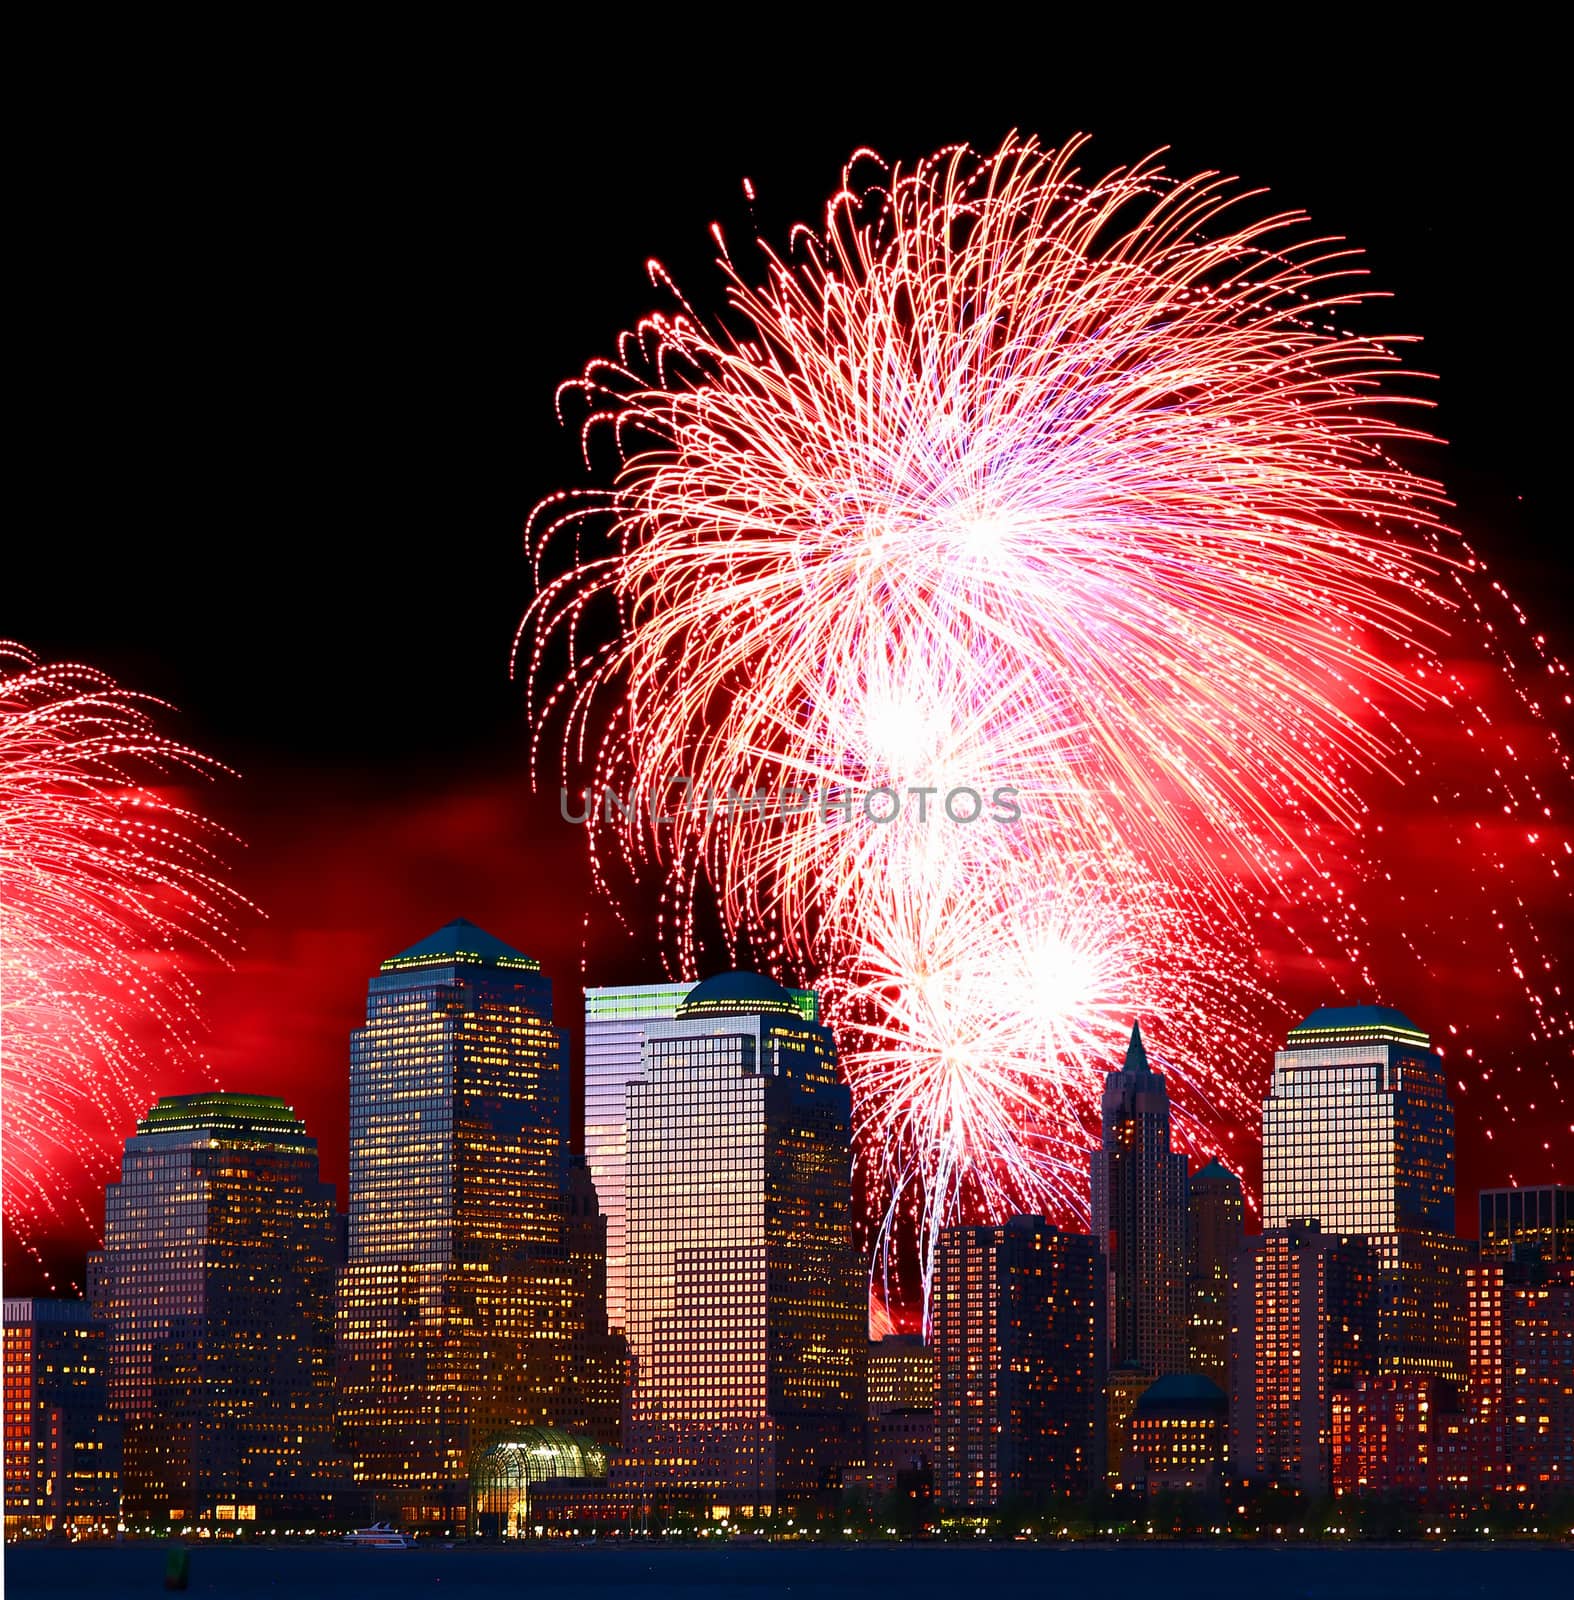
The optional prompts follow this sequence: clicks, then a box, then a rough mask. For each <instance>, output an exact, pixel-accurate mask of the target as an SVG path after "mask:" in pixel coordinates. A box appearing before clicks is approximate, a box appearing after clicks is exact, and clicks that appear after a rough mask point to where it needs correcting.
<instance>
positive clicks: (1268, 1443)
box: [1229, 1222, 1378, 1494]
mask: <svg viewBox="0 0 1574 1600" xmlns="http://www.w3.org/2000/svg"><path fill="white" fill-rule="evenodd" d="M1377 1276H1378V1263H1377V1255H1376V1251H1375V1248H1374V1247H1373V1246H1372V1245H1371V1244H1370V1243H1369V1242H1368V1241H1366V1240H1364V1239H1358V1238H1350V1237H1344V1238H1340V1237H1338V1236H1335V1235H1333V1234H1328V1233H1324V1232H1323V1231H1322V1230H1321V1228H1320V1227H1319V1226H1318V1225H1317V1224H1316V1223H1315V1222H1306V1223H1296V1224H1294V1225H1293V1226H1291V1227H1288V1228H1274V1229H1267V1230H1265V1231H1264V1232H1263V1235H1262V1237H1261V1238H1259V1239H1248V1240H1247V1241H1246V1242H1245V1244H1244V1245H1243V1246H1242V1248H1241V1252H1240V1254H1239V1255H1238V1256H1237V1257H1236V1261H1235V1267H1234V1269H1233V1271H1232V1273H1231V1286H1230V1391H1229V1392H1230V1450H1229V1460H1230V1472H1231V1476H1232V1477H1233V1478H1236V1479H1240V1480H1244V1481H1245V1482H1247V1483H1249V1484H1251V1485H1252V1486H1254V1487H1263V1486H1272V1487H1277V1488H1283V1489H1298V1490H1302V1491H1304V1492H1308V1493H1313V1494H1324V1493H1326V1492H1327V1491H1328V1488H1329V1484H1330V1481H1331V1460H1330V1449H1331V1433H1330V1429H1331V1406H1332V1399H1333V1394H1334V1391H1335V1390H1336V1389H1337V1388H1339V1387H1341V1386H1342V1385H1346V1384H1349V1383H1351V1382H1353V1381H1354V1380H1355V1379H1356V1378H1357V1377H1359V1376H1361V1375H1362V1374H1363V1373H1370V1372H1371V1371H1372V1367H1373V1364H1374V1354H1375V1346H1376V1342H1377V1295H1378V1285H1377Z"/></svg>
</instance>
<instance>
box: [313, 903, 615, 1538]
mask: <svg viewBox="0 0 1574 1600" xmlns="http://www.w3.org/2000/svg"><path fill="white" fill-rule="evenodd" d="M551 1019H552V985H551V981H550V980H549V979H548V978H546V977H544V976H543V975H542V972H541V968H540V963H539V962H537V961H535V960H533V959H532V958H531V957H529V956H526V955H523V954H521V953H520V952H519V951H518V950H515V949H512V948H511V947H510V946H508V945H506V944H504V943H503V942H502V940H500V939H497V938H494V937H493V936H492V935H491V934H489V933H485V932H483V931H482V930H481V929H480V928H477V927H476V926H475V925H474V924H473V923H470V922H467V921H465V920H464V919H462V918H461V919H459V920H457V921H454V922H451V923H449V924H447V926H445V927H443V928H440V929H438V931H437V932H436V933H434V934H432V935H431V936H430V937H428V938H426V939H423V940H421V941H420V942H419V943H418V944H415V945H412V946H411V947H410V948H409V949H408V950H403V951H401V952H400V953H399V954H398V955H396V956H393V957H391V958H390V959H389V960H387V961H385V962H383V963H382V966H381V968H380V969H379V971H378V973H377V974H376V975H375V976H374V977H373V978H372V979H371V980H370V982H369V984H368V986H367V997H366V1022H365V1025H364V1026H363V1027H360V1028H358V1029H356V1030H355V1032H354V1033H353V1034H352V1035H351V1041H350V1229H349V1262H348V1265H347V1266H346V1269H345V1271H344V1274H343V1276H342V1278H341V1282H340V1292H339V1314H338V1324H337V1327H338V1355H339V1413H340V1419H341V1423H342V1426H343V1428H344V1432H345V1437H346V1439H347V1441H348V1442H349V1444H350V1447H351V1452H352V1457H353V1467H354V1472H355V1476H356V1480H357V1481H358V1482H360V1483H363V1484H365V1485H367V1486H368V1487H369V1488H370V1489H372V1490H373V1491H374V1492H375V1493H376V1495H377V1497H378V1499H379V1501H380V1503H381V1504H382V1506H383V1508H384V1509H385V1510H390V1511H393V1512H394V1513H396V1514H397V1515H399V1516H400V1517H402V1518H404V1519H405V1520H407V1521H412V1522H420V1521H428V1522H440V1523H447V1524H449V1525H450V1526H452V1525H456V1524H459V1523H461V1522H462V1521H463V1519H464V1517H465V1514H466V1508H467V1501H468V1465H469V1462H470V1460H471V1458H472V1456H473V1454H474V1453H475V1452H476V1451H477V1450H478V1449H479V1447H480V1446H482V1445H483V1444H485V1443H486V1442H488V1440H490V1439H492V1438H494V1437H496V1436H498V1435H500V1434H502V1433H504V1432H506V1431H507V1430H509V1429H511V1428H517V1427H521V1426H525V1425H529V1424H537V1425H539V1424H551V1423H556V1422H558V1420H559V1414H560V1413H561V1412H562V1411H563V1409H564V1407H565V1404H566V1401H565V1389H566V1387H567V1371H568V1363H569V1359H570V1349H571V1345H572V1342H573V1340H574V1338H575V1335H576V1333H577V1332H579V1331H580V1330H581V1329H582V1327H583V1317H584V1313H583V1309H582V1307H581V1306H580V1304H579V1297H578V1294H577V1291H576V1285H575V1278H574V1269H573V1266H572V1264H571V1262H570V1260H569V1252H568V1241H567V1229H566V1206H565V1195H564V1191H565V1184H566V1180H567V1175H568V1119H569V1085H568V1052H567V1045H566V1041H565V1038H564V1035H563V1034H562V1033H561V1032H560V1031H559V1030H558V1029H557V1028H555V1027H554V1026H553V1025H552V1020H551Z"/></svg>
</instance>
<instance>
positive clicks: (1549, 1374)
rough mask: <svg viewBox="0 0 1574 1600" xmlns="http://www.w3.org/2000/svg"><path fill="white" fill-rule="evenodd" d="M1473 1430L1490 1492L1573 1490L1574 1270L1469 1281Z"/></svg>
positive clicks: (1544, 1267)
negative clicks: (1491, 1490)
mask: <svg viewBox="0 0 1574 1600" xmlns="http://www.w3.org/2000/svg"><path fill="white" fill-rule="evenodd" d="M1466 1294H1467V1303H1468V1306H1469V1346H1470V1383H1469V1404H1470V1417H1471V1426H1472V1430H1473V1433H1474V1436H1475V1443H1476V1452H1477V1460H1478V1463H1479V1475H1480V1481H1481V1483H1482V1485H1483V1486H1484V1487H1486V1488H1488V1489H1493V1490H1497V1491H1499V1492H1503V1493H1509V1494H1513V1495H1516V1496H1518V1497H1521V1498H1529V1499H1536V1500H1550V1499H1553V1498H1556V1497H1557V1496H1559V1495H1566V1494H1568V1493H1569V1492H1570V1489H1571V1487H1574V1263H1570V1262H1567V1261H1557V1262H1545V1261H1542V1260H1539V1259H1537V1258H1535V1257H1532V1258H1530V1259H1528V1260H1524V1261H1491V1262H1482V1263H1481V1264H1480V1265H1478V1266H1472V1267H1470V1268H1469V1269H1467V1273H1466Z"/></svg>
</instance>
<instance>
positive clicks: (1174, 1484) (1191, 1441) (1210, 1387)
mask: <svg viewBox="0 0 1574 1600" xmlns="http://www.w3.org/2000/svg"><path fill="white" fill-rule="evenodd" d="M1229 1410H1230V1406H1229V1401H1228V1400H1227V1399H1226V1397H1225V1393H1224V1391H1223V1390H1222V1389H1221V1388H1220V1387H1219V1386H1218V1384H1216V1383H1215V1382H1214V1381H1213V1380H1212V1379H1211V1378H1204V1377H1202V1376H1201V1375H1200V1374H1197V1373H1175V1374H1172V1375H1171V1376H1169V1377H1167V1378H1159V1379H1157V1380H1155V1381H1154V1382H1153V1383H1150V1384H1149V1385H1148V1387H1147V1388H1146V1389H1144V1390H1143V1392H1142V1393H1141V1395H1139V1396H1138V1398H1137V1403H1136V1406H1135V1407H1134V1408H1133V1409H1132V1413H1131V1454H1132V1455H1133V1456H1134V1457H1135V1459H1136V1463H1137V1473H1136V1475H1140V1480H1141V1482H1142V1484H1143V1486H1144V1488H1145V1489H1146V1491H1147V1492H1148V1493H1149V1494H1167V1493H1176V1494H1212V1493H1215V1492H1217V1490H1218V1489H1219V1487H1220V1483H1221V1480H1222V1472H1223V1465H1224V1447H1225V1439H1226V1435H1227V1432H1228V1424H1229ZM1136 1475H1134V1476H1136Z"/></svg>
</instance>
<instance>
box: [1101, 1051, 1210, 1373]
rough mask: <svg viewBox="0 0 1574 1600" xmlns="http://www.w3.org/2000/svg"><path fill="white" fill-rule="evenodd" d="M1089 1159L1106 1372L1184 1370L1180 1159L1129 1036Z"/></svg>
mask: <svg viewBox="0 0 1574 1600" xmlns="http://www.w3.org/2000/svg"><path fill="white" fill-rule="evenodd" d="M1102 1111H1103V1144H1102V1146H1101V1148H1099V1149H1098V1150H1095V1151H1094V1152H1093V1154H1092V1157H1091V1162H1090V1166H1091V1177H1092V1188H1093V1236H1094V1238H1095V1239H1097V1240H1098V1242H1099V1247H1100V1249H1102V1250H1103V1252H1104V1255H1105V1259H1106V1261H1107V1263H1108V1268H1109V1277H1110V1311H1109V1337H1110V1364H1111V1365H1112V1366H1129V1367H1137V1368H1140V1369H1141V1370H1142V1371H1144V1372H1147V1373H1149V1374H1151V1375H1152V1376H1153V1377H1162V1376H1164V1375H1165V1374H1167V1373H1172V1372H1184V1371H1185V1370H1186V1325H1187V1305H1186V1300H1187V1286H1186V1285H1187V1261H1186V1205H1187V1190H1186V1157H1185V1156H1184V1155H1183V1154H1181V1153H1180V1152H1179V1151H1171V1149H1170V1097H1169V1091H1168V1089H1166V1088H1165V1085H1164V1077H1163V1074H1161V1073H1158V1072H1155V1071H1154V1070H1153V1068H1152V1067H1151V1066H1150V1065H1149V1064H1148V1055H1147V1051H1146V1050H1145V1049H1144V1048H1143V1043H1142V1034H1141V1032H1140V1030H1139V1029H1137V1028H1135V1027H1133V1028H1132V1030H1131V1043H1130V1044H1129V1045H1128V1047H1127V1050H1126V1059H1125V1062H1124V1063H1123V1064H1122V1065H1121V1066H1120V1067H1119V1068H1118V1069H1117V1070H1116V1071H1114V1072H1112V1073H1110V1074H1109V1076H1108V1078H1106V1079H1105V1083H1104V1098H1103V1106H1102Z"/></svg>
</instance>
